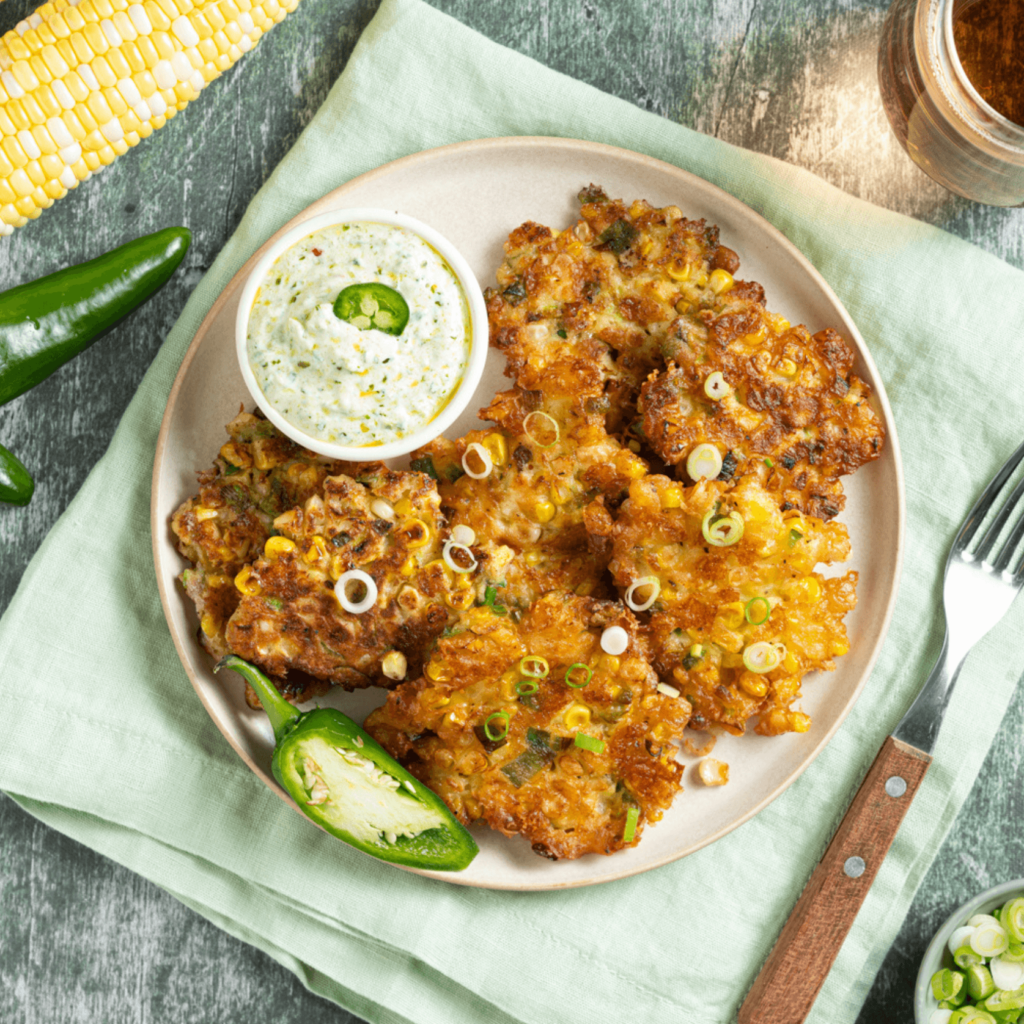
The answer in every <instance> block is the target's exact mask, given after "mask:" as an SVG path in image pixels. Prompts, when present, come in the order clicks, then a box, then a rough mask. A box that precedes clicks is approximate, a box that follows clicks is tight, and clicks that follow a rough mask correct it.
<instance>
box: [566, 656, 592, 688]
mask: <svg viewBox="0 0 1024 1024" xmlns="http://www.w3.org/2000/svg"><path fill="white" fill-rule="evenodd" d="M576 669H582V670H583V671H584V672H586V673H587V678H586V679H584V680H583V682H582V683H574V682H573V681H572V680H573V673H574V672H575V671H576ZM593 675H594V670H593V669H592V668H591V667H590V666H589V665H583V664H581V663H580V662H578V661H577V662H576V663H575V664H573V665H570V666H569V667H568V668H567V669H566V670H565V685H566V686H571V687H572V688H573V689H574V690H582V689H583V687H584V686H586V685H587V683H589V682H590V680H591V677H592V676H593Z"/></svg>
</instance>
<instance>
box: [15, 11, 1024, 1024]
mask: <svg viewBox="0 0 1024 1024" xmlns="http://www.w3.org/2000/svg"><path fill="white" fill-rule="evenodd" d="M432 2H433V4H434V6H436V7H438V8H439V9H441V10H443V11H446V12H447V13H449V14H451V15H453V16H454V17H456V18H458V19H459V20H460V21H463V22H465V23H466V24H468V25H471V26H472V27H474V28H476V29H477V30H478V31H480V32H482V33H483V34H484V35H487V36H489V37H490V38H492V39H495V40H497V41H499V42H501V43H503V44H505V45H507V46H510V47H512V48H513V49H517V50H520V51H522V52H524V53H526V54H528V55H530V56H531V57H534V58H536V59H537V60H539V61H541V62H543V63H544V64H547V65H549V66H551V67H554V68H557V69H558V70H560V71H563V72H565V73H566V74H569V75H572V76H574V77H576V78H579V79H582V80H584V81H587V82H590V83H592V84H594V85H596V86H598V87H599V88H601V89H604V90H605V91H608V92H611V93H614V94H616V95H618V96H621V97H623V98H625V99H627V100H629V101H631V102H633V103H635V104H637V105H638V106H640V107H643V108H644V109H646V110H651V111H655V112H657V113H658V114H661V115H663V116H665V117H667V118H670V119H672V120H675V121H678V122H680V123H682V124H685V125H688V126H690V127H693V128H696V129H698V130H699V131H702V132H706V133H708V134H712V135H715V136H717V137H719V138H722V139H725V140H727V141H729V142H732V143H734V144H736V145H738V146H743V147H746V148H749V149H753V150H757V151H759V152H762V153H770V154H772V155H773V156H776V157H779V158H781V159H783V160H787V161H790V162H792V163H796V164H799V165H801V166H803V167H806V168H808V169H809V170H811V171H814V172H815V173H816V174H819V175H820V176H821V177H823V178H825V179H827V180H828V181H830V182H832V183H833V184H835V185H837V186H838V187H840V188H842V189H845V190H846V191H848V192H851V193H853V194H855V195H859V196H861V197H863V198H865V199H868V200H870V201H872V202H875V203H878V204H880V205H882V206H887V207H889V208H891V209H894V210H899V211H901V212H903V213H907V214H910V215H911V216H914V217H918V218H920V219H922V220H926V221H928V222H930V223H933V224H937V225H940V226H941V227H943V228H945V229H946V230H948V231H951V232H953V233H955V234H958V235H960V236H962V237H964V238H967V239H969V240H971V241H973V242H975V243H976V244H978V245H980V246H982V247H984V248H986V249H989V250H991V251H993V252H995V253H997V254H998V255H999V256H1001V257H1002V258H1004V259H1006V260H1007V261H1009V262H1010V263H1012V264H1014V265H1016V266H1018V267H1024V210H996V209H989V208H985V207H980V206H978V205H976V204H972V203H969V202H966V201H963V200H960V199H957V198H956V197H954V196H951V195H950V194H949V193H946V192H944V191H943V190H942V189H940V188H939V187H938V186H936V185H934V184H932V183H931V182H930V181H929V180H928V179H927V178H925V177H924V176H923V175H922V174H921V173H920V172H918V171H917V170H916V168H914V167H913V166H912V165H911V164H910V162H909V161H908V160H907V159H906V158H905V156H904V155H903V153H902V151H901V150H899V148H898V146H897V145H896V143H895V141H894V139H893V138H892V136H891V134H890V133H889V130H888V127H887V124H886V122H885V119H884V115H883V113H882V109H881V105H880V103H879V100H878V95H877V89H876V84H875V50H876V46H877V38H878V33H879V29H880V27H881V23H882V18H883V15H884V11H885V8H886V6H887V3H886V0H774V2H773V3H763V2H759V0H648V2H646V3H623V2H621V0H506V2H505V3H501V4H497V3H478V2H474V0H432ZM34 6H35V3H34V2H33V0H6V2H5V3H2V4H0V32H2V31H6V30H7V29H9V28H11V27H13V26H14V25H15V23H16V22H17V21H19V20H20V19H21V18H23V17H25V16H26V15H27V14H28V13H29V12H30V11H31V10H32V9H33V8H34ZM375 9H376V3H375V2H374V0H304V2H303V3H302V4H301V6H300V7H299V8H298V10H297V11H296V12H295V13H294V14H293V15H291V16H289V18H288V19H287V20H286V21H285V22H284V23H283V24H282V25H281V26H279V27H278V28H276V29H275V30H274V31H273V32H272V33H271V34H270V35H269V36H268V37H267V38H266V39H265V40H264V41H263V42H261V44H260V46H259V48H258V50H257V51H256V53H254V54H253V55H251V56H249V57H247V58H246V59H245V60H243V61H242V63H241V64H240V65H239V66H238V67H236V68H235V69H234V70H232V71H231V72H229V73H228V74H227V75H225V76H224V77H223V78H222V79H220V80H219V81H217V82H216V83H215V84H213V85H212V86H211V87H210V88H209V89H208V90H207V91H206V92H204V94H203V96H202V97H201V99H200V100H199V101H198V102H197V103H195V104H194V105H192V106H190V107H189V109H188V111H187V112H186V113H185V114H184V115H183V116H180V117H178V118H176V119H175V120H174V121H173V122H172V123H170V124H169V125H168V126H167V127H166V128H164V129H163V130H162V131H160V132H158V133H156V134H155V135H154V136H153V137H152V138H150V139H149V140H147V141H145V142H143V143H142V144H141V145H140V146H139V147H138V148H136V149H135V150H133V151H131V152H130V153H129V154H128V155H127V156H125V157H123V158H121V159H119V160H118V161H116V162H115V164H114V165H113V166H112V167H111V168H110V169H108V170H106V171H105V172H104V173H103V174H102V175H100V176H99V177H97V178H94V179H93V180H92V181H90V182H88V183H87V184H86V185H85V186H83V187H81V188H80V189H79V190H78V191H77V193H75V194H73V195H72V196H69V197H68V198H67V199H65V200H63V201H62V202H60V203H58V204H57V205H56V206H55V207H54V208H53V209H52V210H49V211H47V212H45V213H44V214H43V216H42V218H41V219H40V220H39V221H37V222H35V223H33V224H31V225H29V226H28V227H27V228H24V229H21V230H20V231H18V232H16V234H15V235H14V236H13V237H12V238H8V239H5V240H0V290H2V289H5V288H9V287H12V286H13V285H16V284H19V283H21V282H24V281H28V280H31V279H33V278H35V277H37V276H40V275H42V274H44V273H48V272H50V271H52V270H54V269H57V268H58V267H61V266H63V265H65V264H70V263H77V262H81V261H82V260H85V259H88V258H91V257H92V256H94V255H97V254H99V253H101V252H103V251H105V250H107V249H110V248H112V247H114V246H116V245H119V244H121V243H122V242H124V241H127V240H128V239H131V238H134V237H136V236H137V235H140V234H143V233H145V232H148V231H153V230H156V229H157V228H160V227H163V226H166V225H169V224H185V225H188V226H189V227H191V229H192V231H193V232H194V235H195V239H194V242H193V246H192V249H191V251H190V252H189V255H188V257H187V260H186V263H185V265H184V266H183V267H182V269H181V271H179V273H178V274H177V275H176V277H175V278H174V279H173V280H172V282H171V284H170V285H169V286H168V287H167V288H165V289H164V291H163V292H161V293H160V295H159V296H158V297H157V298H156V299H155V300H154V301H153V302H152V303H151V304H150V305H149V306H147V307H146V308H145V309H144V310H142V311H141V312H140V313H138V314H137V315H136V316H134V317H133V318H132V319H131V320H129V322H128V323H127V324H126V325H124V326H122V327H121V328H120V329H119V330H118V331H117V332H116V334H115V335H114V336H113V337H111V338H109V339H107V340H106V341H105V342H104V343H102V344H101V345H99V346H97V347H96V348H94V349H92V350H90V351H89V352H87V353H86V354H84V355H83V356H81V357H79V358H78V359H77V360H75V361H74V362H73V363H72V364H70V365H68V366H66V367H65V368H64V369H63V370H62V371H61V372H59V373H58V374H57V375H56V376H54V377H53V378H51V379H50V380H49V381H47V382H46V383H45V384H43V385H42V386H40V387H39V388H37V389H35V390H34V391H32V392H30V393H29V394H27V395H24V396H22V398H20V399H18V400H17V401H15V402H14V403H12V404H11V405H9V406H7V407H6V408H4V409H3V411H2V412H0V443H2V444H4V445H6V446H7V447H9V448H11V449H12V450H14V451H16V452H17V453H18V454H19V455H20V456H21V458H22V459H23V461H24V462H25V463H26V464H28V465H29V466H30V467H31V468H32V469H33V470H34V472H35V475H36V477H37V480H38V485H37V490H36V495H35V498H34V500H33V501H32V503H31V505H30V506H29V507H28V508H26V509H12V508H9V507H6V508H0V611H2V610H3V609H4V608H6V607H7V605H8V603H9V602H10V600H11V598H12V597H13V596H14V592H15V589H16V587H17V585H18V580H19V579H20V577H21V575H22V572H23V571H24V568H25V566H26V564H27V562H28V560H29V558H30V557H31V556H32V554H33V552H34V551H35V550H36V548H37V547H38V546H39V544H40V543H41V542H42V540H43V538H44V536H45V535H46V532H47V530H48V529H49V528H50V526H51V525H52V524H53V522H54V521H55V520H56V518H57V517H58V516H59V515H60V513H61V512H62V511H63V509H64V508H65V506H66V505H67V504H68V502H69V501H70V500H71V498H72V497H73V496H74V494H75V492H76V491H77V490H78V488H79V486H80V485H81V483H82V481H83V480H84V479H85V477H86V475H87V474H88V472H89V470H90V468H91V467H92V466H93V464H94V463H95V462H96V461H97V459H99V457H100V456H101V455H102V454H103V451H104V449H105V448H106V446H107V443H108V441H109V439H110V437H111V435H112V434H113V432H114V429H115V427H116V426H117V423H118V420H119V419H120V416H121V414H122V412H123V411H124V408H125V406H126V405H127V404H128V401H129V399H130V397H131V395H132V393H133V392H134V390H135V387H136V385H137V384H138V382H139V380H140V379H141V377H142V375H143V373H144V372H145V370H146V368H147V367H148V365H149V363H150V361H151V360H152V358H153V356H154V355H155V353H156V351H157V349H158V348H159V346H160V344H161V342H162V340H163V338H164V337H165V335H166V333H167V331H168V330H169V328H170V327H171V325H172V324H173V323H174V321H175V319H176V318H177V316H178V314H179V313H180V311H181V309H182V307H183V306H184V304H185V301H186V299H187V297H188V295H189V294H190V293H191V291H192V290H193V288H194V287H195V286H196V284H197V283H198V281H199V279H200V277H201V276H202V274H203V272H204V271H205V270H206V269H207V268H208V267H209V265H210V263H211V262H212V261H213V259H214V257H215V256H216V254H217V252H218V251H219V249H220V248H221V246H222V245H223V244H224V242H225V240H226V239H227V238H228V237H229V236H230V235H231V233H232V231H233V230H234V229H235V227H236V225H237V224H238V222H239V220H240V219H241V217H242V214H243V212H244V210H245V208H246V205H247V204H248V203H249V201H250V199H251V198H252V196H253V194H254V193H255V192H256V190H257V189H258V188H259V186H260V185H261V184H262V183H263V181H264V180H265V179H266V178H267V176H268V175H269V174H270V172H271V171H272V170H273V169H274V167H275V165H276V164H277V162H278V161H279V160H280V159H281V157H282V156H283V155H284V154H285V153H286V152H287V150H288V148H289V147H290V146H291V145H292V143H293V142H294V140H295V138H296V137H297V136H298V134H299V132H300V131H301V130H302V128H303V126H304V125H305V124H306V123H307V122H308V121H309V119H310V118H311V117H312V116H313V114H314V113H315V111H316V110H317V108H318V106H319V105H320V103H321V102H322V100H323V99H324V96H325V95H326V93H327V91H328V89H329V87H330V85H331V84H332V82H333V81H334V80H335V78H336V77H337V76H338V74H339V73H340V72H341V70H342V69H343V67H344V66H345V61H346V60H347V58H348V56H349V54H350V53H351V50H352V47H353V45H354V43H355V41H356V39H357V38H358V36H359V34H360V32H361V31H362V29H363V28H364V26H365V25H366V24H367V22H368V21H369V20H370V18H371V17H372V15H373V13H374V11H375ZM983 300H984V301H998V297H997V296H987V297H983ZM997 343H998V339H993V344H997ZM0 670H2V669H0ZM1022 729H1024V697H1022V696H1020V695H1018V697H1017V699H1016V700H1015V701H1014V703H1013V706H1012V708H1011V710H1010V714H1009V715H1008V717H1007V719H1006V721H1005V722H1004V724H1003V727H1002V729H1001V730H1000V733H999V735H998V737H997V739H996V742H995V745H994V746H993V748H992V751H991V753H990V755H989V757H988V759H987V761H986V762H985V766H984V768H983V770H982V773H981V775H980V777H979V778H978V781H977V783H976V785H975V787H974V789H973V791H972V793H971V796H970V799H969V801H968V802H967V804H966V805H965V807H964V809H963V812H962V813H961V815H960V817H959V819H958V820H957V822H956V824H955V826H954V829H953V832H952V834H951V835H950V837H949V839H948V840H947V842H946V843H945V845H944V846H943V847H942V849H941V850H940V851H939V853H938V856H937V859H936V861H935V864H934V866H933V867H932V869H931V871H930V872H929V874H928V876H927V878H926V879H925V882H924V884H923V886H922V888H921V891H920V893H919V895H918V898H917V899H916V901H915V902H914V905H913V907H912V909H911V912H910V915H909V916H908V918H907V921H906V922H905V924H904V927H903V930H902V932H901V933H900V936H899V938H898V939H897V941H896V943H895V945H894V947H893V948H892V950H891V951H890V952H889V954H888V956H887V958H886V959H885V962H884V964H883V965H882V969H881V972H880V974H879V975H878V978H877V980H876V981H875V983H874V986H873V989H872V992H871V995H870V997H869V999H868V1001H867V1004H866V1005H865V1007H864V1009H863V1011H862V1013H861V1016H860V1021H859V1024H882V1022H886V1024H888V1022H892V1021H897V1020H898V1021H909V1020H911V1019H912V999H911V990H912V984H913V980H914V976H915V974H916V971H917V964H918V961H919V959H920V956H921V954H922V952H923V950H924V947H925V945H926V943H927V941H928V939H929V938H930V935H931V933H932V932H933V931H934V929H935V928H936V927H937V926H938V924H939V923H940V921H941V920H942V919H943V918H944V917H945V915H946V914H947V913H948V912H949V911H950V910H951V909H952V908H953V907H954V906H955V905H956V904H958V903H959V902H961V901H962V900H963V899H964V898H966V897H968V896H970V895H971V894H973V893H974V892H976V891H977V890H979V889H982V888H985V887H987V886H989V885H991V884H993V883H995V882H998V881H1003V880H1006V879H1010V878H1014V877H1018V876H1021V875H1024V831H1022V830H1021V829H1020V826H1019V823H1020V821H1021V820H1022V818H1024V765H1022V757H1021V736H1022ZM0 835H2V837H3V839H2V841H0V1020H2V1021H4V1022H7V1024H28V1022H30V1021H31V1022H33V1024H35V1022H38V1024H57V1022H61V1024H63V1022H65V1021H71V1020H74V1021H76V1022H80V1024H120V1022H128V1021H132V1022H135V1021H140V1022H141V1021H160V1022H161V1024H179V1022H180V1024H186V1022H188V1024H219V1022H227V1021H237V1020H242V1019H252V1020H257V1021H264V1020H274V1021H277V1022H278V1024H290V1022H295V1024H298V1022H300V1021H302V1022H303V1024H319V1022H325V1024H326V1022H333V1024H345V1022H348V1021H354V1020H355V1018H353V1017H351V1016H350V1015H349V1014H347V1013H345V1012H344V1011H342V1010H339V1009H338V1008H337V1007H335V1006H334V1005H333V1004H330V1003H327V1002H325V1001H323V1000H321V999H319V998H318V997H316V996H313V995H310V994H309V993H307V992H306V991H305V990H304V989H303V987H302V986H301V984H300V983H299V982H298V981H296V980H295V978H294V977H293V976H292V975H291V974H290V973H289V972H287V971H286V970H284V969H283V968H281V967H279V966H278V965H277V964H276V963H274V962H273V961H272V960H270V959H269V958H268V957H266V956H264V955H263V954H262V953H260V952H258V951H256V950H254V949H253V948H251V947H249V946H247V945H245V944H243V943H241V942H239V941H237V940H235V939H233V938H231V937H230V936H228V935H226V934H224V933H223V932H221V931H220V930H218V929H217V928H215V927H214V926H212V925H210V924H208V923H207V922H206V921H205V920H203V919H201V918H199V917H198V916H196V915H195V914H194V913H192V912H191V911H189V910H187V909H185V908H184V907H182V906H181V905H180V904H179V903H177V902H176V901H175V900H174V899H173V898H172V897H170V896H168V895H166V894H165V893H164V892H162V891H161V890H159V889H156V888H155V887H153V886H152V885H150V884H148V883H147V882H145V881H143V880H142V879H140V878H138V877H136V876H135V875H133V874H131V873H130V872H128V871H126V870H124V869H122V868H120V867H118V866H117V865H115V864H112V863H111V862H109V861H107V860H105V859H104V858H102V857H100V856H98V855H97V854H95V853H93V852H92V851H91V850H88V849H86V848H84V847H81V846H79V845H78V844H76V843H74V842H72V841H71V840H69V839H66V838H64V837H63V836H61V835H59V834H58V833H56V832H53V831H51V830H49V829H48V828H45V827H44V826H42V825H40V824H38V823H37V822H36V821H34V820H33V819H32V818H30V817H29V816H27V815H26V814H24V813H23V812H22V811H21V810H20V809H19V808H18V807H17V806H16V805H15V804H13V803H12V802H11V801H10V800H9V799H7V798H6V797H4V796H3V795H2V794H0Z"/></svg>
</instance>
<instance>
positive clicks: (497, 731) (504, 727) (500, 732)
mask: <svg viewBox="0 0 1024 1024" xmlns="http://www.w3.org/2000/svg"><path fill="white" fill-rule="evenodd" d="M508 718H509V715H508V712H507V711H495V712H494V714H493V715H488V716H487V721H485V722H484V733H485V735H486V736H487V738H488V739H489V740H491V742H492V743H493V742H495V741H497V740H503V739H504V738H505V737H506V736H507V735H508ZM494 721H496V722H497V723H498V725H497V726H496V727H495V728H494V729H492V728H491V722H494Z"/></svg>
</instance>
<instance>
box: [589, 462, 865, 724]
mask: <svg viewBox="0 0 1024 1024" xmlns="http://www.w3.org/2000/svg"><path fill="white" fill-rule="evenodd" d="M677 487H678V484H676V483H674V482H673V481H671V480H670V479H669V478H668V477H664V476H649V477H645V478H644V479H641V480H638V481H636V482H635V483H634V484H633V485H632V486H631V487H630V491H629V499H628V500H627V501H626V502H625V503H624V504H623V505H622V507H621V508H620V509H619V511H618V516H617V519H616V520H615V521H614V522H613V521H612V519H611V517H610V516H609V515H608V514H607V512H606V511H605V510H604V509H601V508H599V507H594V508H593V509H591V510H588V511H589V514H588V523H589V525H590V527H591V529H592V530H593V531H594V532H595V533H598V534H599V535H602V536H604V537H605V538H606V539H608V540H610V541H611V543H612V549H613V551H612V558H611V563H610V569H611V572H612V574H613V576H614V577H615V582H616V584H617V585H618V586H619V588H620V590H622V591H624V592H625V593H626V594H627V595H629V594H630V590H629V588H630V587H632V586H633V585H634V584H636V583H637V581H640V580H646V581H648V582H647V583H646V584H645V587H646V590H643V591H639V592H636V591H634V593H633V597H634V599H635V600H634V603H636V602H637V601H644V600H646V599H647V598H648V597H649V595H650V593H651V591H652V590H654V591H655V592H656V597H655V600H654V601H653V603H652V604H651V607H650V611H649V619H648V623H647V635H648V638H649V640H650V643H651V647H652V652H653V653H652V663H653V664H654V666H655V668H656V669H657V670H658V673H659V675H660V676H661V678H662V680H663V681H664V682H665V683H667V684H669V685H671V686H672V687H673V688H675V689H678V690H679V692H680V693H681V694H682V695H683V697H685V698H686V699H687V700H688V701H689V702H690V703H691V704H692V705H693V717H692V719H691V723H690V724H691V726H692V727H693V728H695V729H708V728H709V727H711V726H716V727H721V728H723V729H725V730H727V731H728V732H731V733H734V734H739V733H742V732H743V731H744V730H745V728H746V724H747V721H748V719H751V718H753V717H755V716H756V717H758V723H757V727H756V731H757V732H758V733H761V734H762V735H776V734H778V733H782V732H804V731H806V729H807V727H808V726H809V724H810V720H809V719H808V718H807V716H806V715H804V714H802V713H800V712H797V711H794V710H793V709H792V704H793V702H794V701H795V700H796V698H797V697H799V696H800V685H801V680H802V679H803V676H804V675H805V674H806V673H808V672H812V671H815V670H817V669H831V668H834V667H835V665H834V662H833V658H834V657H835V656H836V655H839V654H842V653H845V651H846V650H847V649H848V643H847V638H846V628H845V626H844V625H843V616H844V615H845V614H846V612H848V611H849V610H850V609H851V608H853V607H854V605H855V603H856V595H855V585H856V578H857V574H856V573H854V572H848V573H846V575H844V576H841V577H834V578H824V577H822V576H821V575H819V574H818V573H816V572H815V568H816V567H817V566H818V564H819V563H826V564H827V563H831V562H837V561H843V560H845V559H846V558H847V557H848V556H849V551H850V543H849V539H848V536H847V533H846V527H845V526H843V525H842V524H841V523H837V522H823V521H822V520H820V519H816V518H813V517H811V516H804V515H802V514H800V513H795V512H790V513H783V512H781V511H780V510H779V507H778V504H777V503H776V501H775V499H774V496H773V495H772V494H770V493H769V492H768V491H766V490H765V489H764V488H763V487H761V485H760V484H759V483H758V482H757V481H756V480H755V479H754V478H752V477H748V478H745V479H744V480H742V481H741V482H740V483H739V484H737V485H736V486H735V487H734V488H732V489H729V488H727V486H726V485H725V484H724V483H721V482H719V481H704V482H701V483H699V484H696V485H694V486H692V487H687V488H685V489H684V493H683V497H682V500H681V501H679V498H678V495H677V493H676V491H675V490H674V489H675V488H677ZM666 499H667V500H666ZM677 501H679V504H677ZM732 517H738V521H739V524H740V525H739V527H737V526H736V519H734V518H732ZM709 534H710V537H711V538H712V540H709V539H708V536H709ZM737 534H738V537H737ZM715 541H718V542H722V541H724V542H726V543H724V544H721V546H718V545H716V543H715ZM644 618H648V616H644Z"/></svg>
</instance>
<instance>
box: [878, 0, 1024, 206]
mask: <svg viewBox="0 0 1024 1024" xmlns="http://www.w3.org/2000/svg"><path fill="white" fill-rule="evenodd" d="M878 79H879V85H880V87H881V91H882V102H883V104H884V106H885V112H886V114H887V115H888V117H889V122H890V123H891V125H892V128H893V131H894V132H895V133H896V138H897V139H899V141H900V144H901V145H902V146H903V148H904V149H905V150H906V151H907V152H908V153H909V154H910V156H911V158H912V159H913V160H914V162H915V163H916V164H917V165H918V166H919V167H921V169H922V170H924V171H925V172H926V173H927V174H929V175H930V176H931V177H932V178H934V179H935V180H936V181H937V182H939V184H941V185H944V186H945V187H946V188H948V189H950V190H952V191H953V192H956V193H958V194H959V195H962V196H966V197H967V198H968V199H974V200H977V201H978V202H980V203H987V204H988V205H990V206H1022V205H1024V0H896V3H894V4H893V5H892V7H891V8H890V9H889V13H888V15H887V17H886V20H885V25H884V27H883V29H882V41H881V46H880V48H879V52H878Z"/></svg>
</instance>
